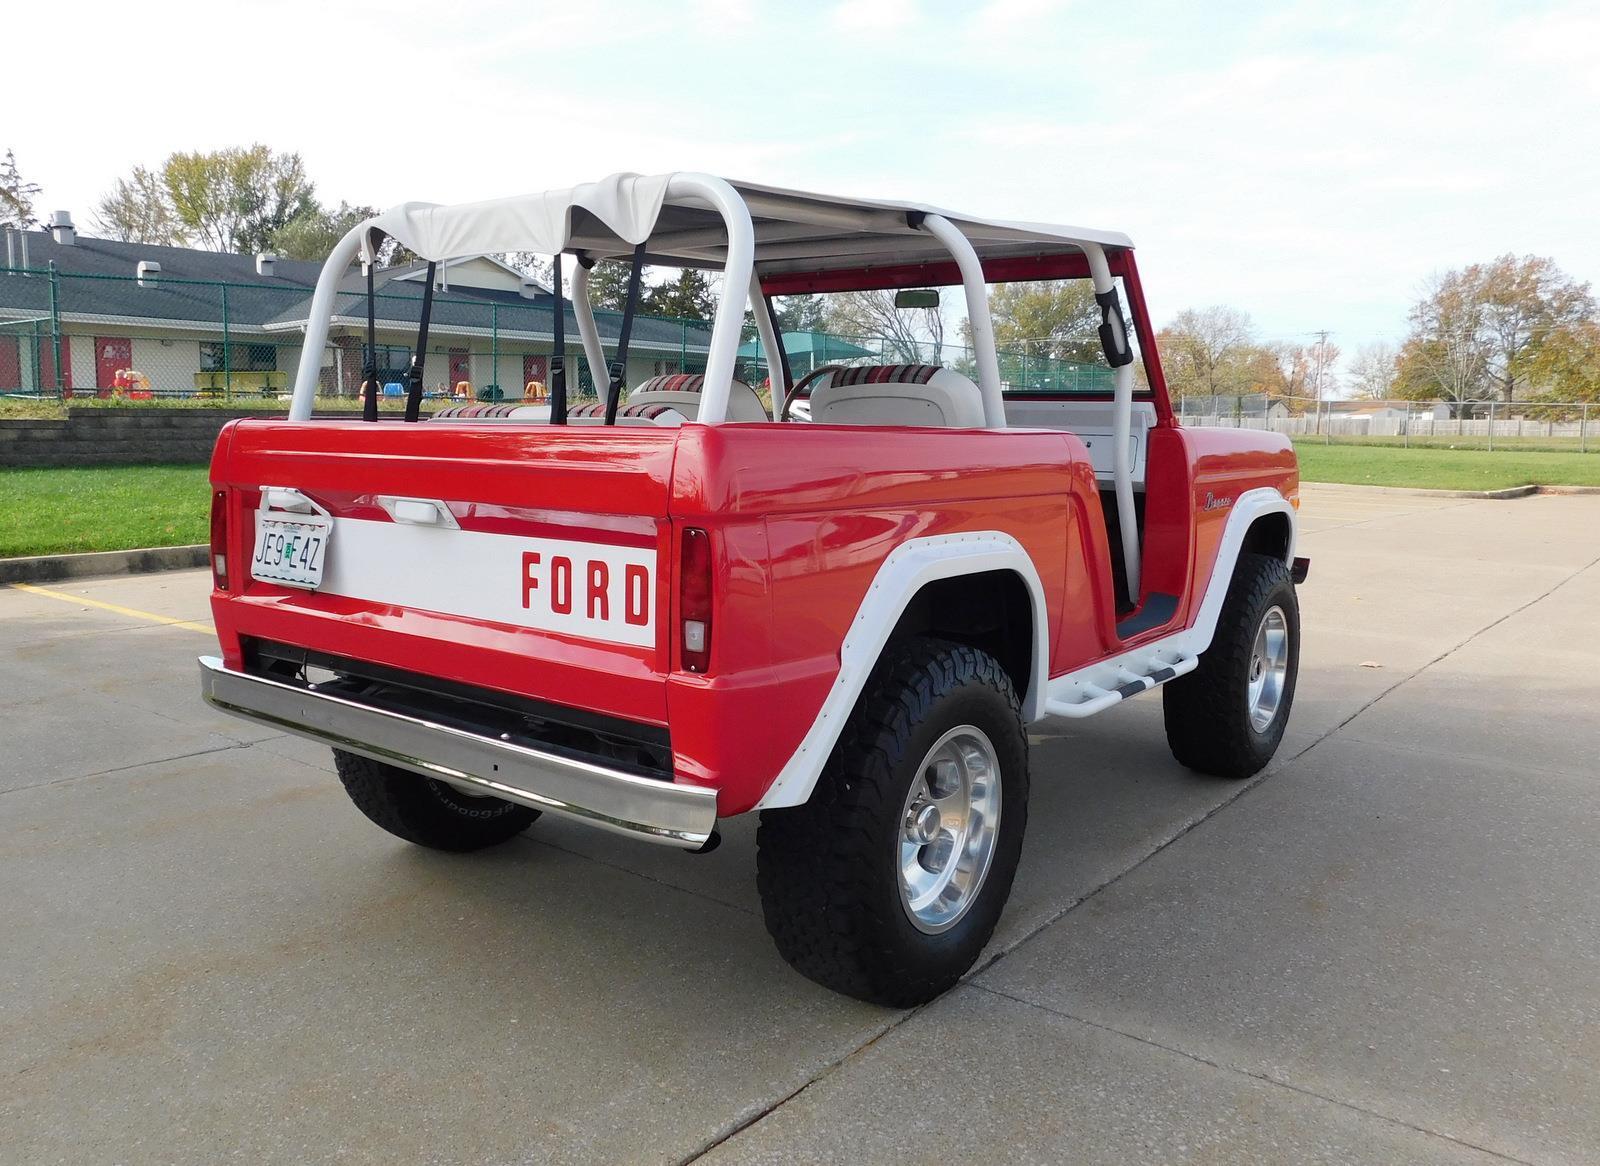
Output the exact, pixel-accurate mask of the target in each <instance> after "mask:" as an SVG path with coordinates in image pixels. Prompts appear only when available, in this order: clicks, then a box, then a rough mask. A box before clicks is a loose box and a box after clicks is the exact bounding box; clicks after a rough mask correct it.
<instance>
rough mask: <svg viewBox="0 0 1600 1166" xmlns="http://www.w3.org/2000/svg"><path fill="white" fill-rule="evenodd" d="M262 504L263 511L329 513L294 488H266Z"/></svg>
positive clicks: (264, 488)
mask: <svg viewBox="0 0 1600 1166" xmlns="http://www.w3.org/2000/svg"><path fill="white" fill-rule="evenodd" d="M261 502H262V509H263V510H287V511H288V512H289V513H290V514H317V513H323V514H326V513H327V511H325V510H323V509H322V507H320V506H318V505H317V504H316V503H315V502H313V501H312V500H311V499H309V498H307V497H306V496H305V495H304V494H302V493H301V492H300V491H299V490H296V489H295V488H294V487H293V486H264V487H262V490H261Z"/></svg>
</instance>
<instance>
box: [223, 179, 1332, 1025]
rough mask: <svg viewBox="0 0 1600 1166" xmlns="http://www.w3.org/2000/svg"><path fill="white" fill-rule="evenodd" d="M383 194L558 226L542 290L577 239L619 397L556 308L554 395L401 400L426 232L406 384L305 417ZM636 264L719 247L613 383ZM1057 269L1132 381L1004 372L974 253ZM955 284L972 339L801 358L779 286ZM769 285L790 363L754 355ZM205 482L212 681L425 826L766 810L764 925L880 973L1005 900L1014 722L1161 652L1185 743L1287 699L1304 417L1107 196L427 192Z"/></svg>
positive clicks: (1024, 796)
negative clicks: (1202, 327) (574, 377)
mask: <svg viewBox="0 0 1600 1166" xmlns="http://www.w3.org/2000/svg"><path fill="white" fill-rule="evenodd" d="M386 236H387V237H388V238H391V239H393V240H396V241H397V242H398V243H399V244H401V245H403V246H404V247H406V248H409V249H410V250H411V251H412V252H414V253H415V254H416V255H418V256H420V257H421V258H422V259H423V260H426V261H427V262H429V263H430V264H435V263H443V262H446V261H448V260H451V259H453V258H458V257H462V256H469V255H476V254H482V253H488V252H500V251H509V250H519V251H534V252H542V253H546V254H549V255H551V256H553V257H554V271H555V287H556V294H557V297H558V299H557V302H558V303H559V302H560V301H559V297H560V296H561V294H562V289H563V276H562V267H563V261H564V260H565V261H566V263H567V264H568V265H571V266H573V267H574V270H573V271H572V273H571V283H570V291H571V298H572V315H573V319H572V324H573V326H574V327H575V329H576V331H577V332H578V339H579V342H580V346H581V351H582V354H583V358H584V359H585V360H586V361H587V363H588V366H589V368H590V370H591V371H592V373H593V375H594V380H595V383H596V384H597V385H600V386H602V387H603V388H602V391H603V399H602V400H600V401H598V402H591V403H587V404H574V405H571V406H569V403H568V399H567V386H566V358H565V353H566V328H567V324H566V321H565V316H564V313H563V312H560V311H557V312H554V313H553V319H552V321H551V342H552V343H551V348H552V351H553V356H552V360H551V368H550V377H549V379H550V400H549V403H548V404H547V405H527V406H512V405H496V406H469V407H462V408H456V409H446V410H444V411H443V412H442V413H440V414H439V415H437V416H434V417H432V418H428V419H422V420H421V421H420V423H417V422H419V418H420V409H419V397H420V387H421V383H422V377H421V368H420V366H421V363H422V359H423V356H424V354H425V353H426V351H427V341H426V335H427V321H428V313H429V310H430V306H431V294H432V288H433V278H432V274H433V273H432V272H431V271H430V272H429V278H428V280H427V284H426V287H427V289H428V290H427V291H426V292H425V293H424V296H423V303H422V307H421V323H420V335H419V338H418V343H417V345H416V351H417V356H416V357H415V358H414V364H413V372H412V376H411V379H410V393H409V397H408V400H407V402H406V409H405V412H404V414H403V418H404V419H403V420H400V419H396V418H395V417H394V415H389V417H388V418H386V419H384V420H381V421H380V419H379V414H378V413H377V411H376V394H375V393H370V392H369V394H368V397H367V400H368V406H367V409H368V411H367V413H366V415H365V416H364V417H362V418H361V419H354V418H350V419H343V418H338V419H336V418H324V419H318V420H313V419H312V417H311V413H312V406H313V404H314V399H315V396H316V393H317V388H318V382H319V376H320V374H321V372H322V363H323V353H324V351H325V349H326V347H327V345H328V333H329V325H330V316H331V315H332V314H333V311H334V308H335V300H336V297H337V296H338V295H339V293H340V289H341V285H342V282H343V281H344V280H345V279H346V278H347V275H348V272H349V269H350V268H351V266H352V264H353V263H354V262H355V261H356V259H357V258H358V257H359V258H360V259H361V260H362V262H363V263H364V265H365V268H366V271H367V273H368V289H369V296H368V304H369V314H368V332H367V350H368V354H369V355H368V361H369V364H370V363H373V358H372V356H371V353H372V351H373V349H374V347H375V338H374V334H373V331H372V324H371V314H370V303H371V299H370V288H371V271H372V268H373V266H374V262H375V247H376V246H377V244H378V243H379V241H380V240H382V239H383V238H384V237H386ZM609 257H625V258H626V257H631V259H632V262H633V264H634V273H635V275H634V279H633V287H632V292H633V294H632V295H631V296H630V299H629V309H630V310H629V311H628V312H627V313H625V314H624V319H623V323H622V326H621V330H620V335H619V338H618V341H617V345H616V349H620V350H621V351H617V350H616V349H614V350H613V353H612V358H611V359H610V360H609V361H608V360H607V353H606V352H605V350H604V348H603V346H602V343H601V339H600V334H599V331H598V329H597V327H596V324H595V317H594V314H593V312H592V311H591V310H590V307H589V300H588V294H587V284H588V269H589V267H590V266H592V264H593V263H594V262H595V261H596V260H599V259H604V258H609ZM573 260H576V263H575V264H573ZM644 263H649V264H659V265H666V266H675V267H700V268H711V269H715V270H718V271H720V272H721V280H722V282H721V289H722V290H721V298H720V304H719V306H718V309H717V312H716V318H715V321H714V325H713V328H712V332H711V338H710V341H709V350H708V353H707V360H706V367H705V372H704V374H703V375H693V376H690V375H674V376H664V377H655V378H653V379H649V380H646V381H644V383H641V384H638V385H636V386H634V387H633V389H632V391H631V392H625V389H626V385H625V384H624V382H625V380H626V376H627V367H628V366H627V359H626V347H627V334H628V331H629V327H630V324H631V317H632V311H631V309H632V306H633V304H634V302H635V301H636V300H637V298H638V287H639V278H638V274H637V273H638V271H639V268H640V265H641V264H644ZM1041 279H1052V280H1054V279H1086V280H1089V281H1091V283H1092V285H1093V291H1094V296H1095V299H1096V300H1097V302H1098V304H1099V311H1100V318H1101V323H1100V325H1099V333H1100V337H1099V338H1100V345H1101V347H1102V349H1103V354H1104V359H1105V361H1106V363H1107V365H1109V371H1106V372H1104V373H1103V374H1102V375H1103V377H1104V381H1103V384H1102V388H1103V389H1104V390H1108V391H1101V392H1098V393H1089V394H1083V393H1061V392H1055V393H1051V392H1039V391H1027V392H1018V391H1015V390H1013V389H1011V388H1008V386H1007V385H1006V384H1005V383H1003V382H1002V379H1001V375H1000V366H999V362H998V360H997V357H996V352H995V344H994V335H993V329H992V326H991V322H990V318H989V306H988V287H989V286H990V285H994V284H1003V283H1007V282H1014V281H1024V280H1041ZM940 287H952V288H960V289H961V290H962V294H963V295H964V299H965V311H966V316H967V319H968V320H969V321H970V331H971V337H972V342H973V345H972V348H973V356H972V359H971V360H970V361H968V362H966V363H965V364H964V365H963V371H958V370H957V369H956V368H952V367H941V366H939V365H937V364H899V365H883V364H879V365H860V364H856V365H848V366H841V365H827V366H824V367H821V368H816V369H813V370H811V371H810V372H809V373H807V374H806V375H804V376H803V377H797V376H795V375H794V373H793V371H792V370H791V368H790V364H789V359H788V357H787V355H786V353H785V350H784V347H783V345H782V344H781V342H780V339H779V335H778V332H779V329H778V327H777V317H776V313H775V310H774V305H773V299H774V297H782V296H789V295H797V294H802V293H804V294H811V293H835V292H855V291H865V290H880V291H882V290H888V289H895V290H896V292H897V294H899V295H902V296H906V297H908V300H907V302H911V301H914V300H915V295H916V293H917V291H918V290H919V289H920V290H921V292H922V294H923V295H924V296H926V295H927V294H929V293H928V290H927V289H936V288H940ZM920 302H922V303H927V302H929V301H928V300H926V299H924V300H922V301H920ZM1124 305H1126V309H1127V311H1126V314H1125V313H1124ZM747 307H748V308H749V309H750V310H751V312H752V314H753V315H754V320H755V325H756V331H757V334H758V336H759V342H760V346H761V349H762V351H763V352H764V354H765V361H766V365H767V368H768V369H770V370H771V379H772V384H773V386H774V392H773V394H772V401H771V404H770V406H769V405H768V404H767V403H766V402H765V401H763V399H762V397H761V396H760V395H758V393H756V392H755V391H754V390H753V389H752V388H751V387H750V386H749V385H748V384H746V383H744V382H742V381H740V380H738V379H736V378H735V371H736V362H737V359H738V347H739V343H740V332H741V327H742V326H743V324H744V318H745V312H746V309H747ZM355 327H356V328H357V329H359V321H358V322H356V324H355ZM1136 359H1139V360H1142V362H1143V367H1144V372H1145V376H1144V378H1143V380H1142V383H1136V380H1135V375H1134V367H1133V362H1134V361H1135V360H1136ZM968 374H970V375H968ZM367 377H368V379H369V381H376V379H377V373H376V370H375V368H369V369H368V370H367ZM369 387H370V386H369ZM802 403H803V406H804V407H803V408H802V409H796V405H798V404H802ZM408 422H410V423H408ZM211 483H212V488H213V491H214V494H213V510H212V526H211V532H212V533H211V544H212V546H211V549H212V562H213V570H214V587H215V589H214V591H213V593H212V608H213V611H214V613H215V617H216V625H217V630H218V635H219V638H220V640H221V650H222V655H221V658H220V659H219V658H215V657H206V658H203V659H202V660H201V661H200V672H201V684H202V691H203V693H204V696H205V699H206V700H208V701H209V702H211V704H213V705H214V706H216V707H217V708H220V709H223V710H226V711H228V712H230V713H235V714H238V715H240V716H243V717H248V718H250V719H252V720H255V721H259V722H262V723H264V724H269V725H273V726H276V727H279V728H281V729H284V730H287V731H289V732H293V733H298V734H301V735H303V736H306V737H309V738H311V739H313V740H316V741H321V742H324V743H326V744H328V745H331V746H332V747H333V750H334V755H335V757H336V759H337V763H338V771H339V774H340V777H341V779H342V781H343V783H344V785H345V788H346V789H347V790H348V791H349V794H350V797H351V798H352V799H353V800H354V802H355V804H356V805H357V807H359V808H360V809H361V811H362V812H363V813H365V814H366V815H367V816H368V817H370V818H371V819H372V820H373V821H375V822H376V823H378V824H379V825H380V826H382V827H384V828H385V829H386V830H389V831H390V832H391V833H394V834H396V835H398V836H400V837H401V838H405V839H408V840H410V841H412V842H415V843H419V844H421V845H424V846H432V847H439V848H442V849H446V850H457V851H466V850H475V849H478V848H480V847H486V846H491V845H494V844H496V843H499V842H503V841H505V840H507V839H509V838H511V837H512V836H514V835H516V834H517V833H519V832H520V831H522V830H524V829H526V828H527V827H528V826H529V824H530V823H532V822H533V821H534V819H536V818H537V817H538V816H539V815H540V814H541V813H552V814H562V815H568V816H571V817H573V818H576V819H578V820H580V821H584V822H588V823H590V824H593V825H595V826H598V827H602V828H605V829H608V830H614V831H618V832H620V833H623V834H626V835H630V836H632V837H634V838H638V839H643V840H646V841H650V842H656V843H662V844H665V845H669V846H676V847H681V848H685V849H688V850H702V851H703V850H706V849H708V848H709V847H711V846H712V845H714V844H715V842H716V840H717V823H718V821H719V820H720V819H723V818H727V817H731V816H733V815H736V814H744V813H748V812H751V811H757V812H759V813H760V815H761V821H760V829H759V831H758V834H757V872H758V884H759V888H760V894H761V900H762V904H763V908H764V910H765V914H766V922H767V927H768V930H769V931H770V932H771V934H772V936H773V938H774V940H776V942H777V945H778V948H779V950H780V951H781V952H782V953H783V955H784V957H785V958H786V959H788V960H789V962H790V963H792V964H793V965H794V966H795V967H796V968H797V969H799V970H800V971H801V972H803V973H804V974H805V975H807V976H810V977H812V978H813V979H815V980H818V981H820V982H821V983H823V984H826V985H828V986H829V987H832V988H835V989H837V990H839V991H841V992H846V993H849V994H851V995H854V996H858V997H861V998H863V999H867V1000H873V1001H878V1002H881V1003H884V1004H889V1005H898V1006H904V1005H911V1004H915V1003H918V1002H921V1001H925V1000H927V999H929V998H931V997H932V996H934V995H936V994H937V993H939V992H941V991H943V990H944V989H946V988H948V987H950V986H951V985H952V984H953V983H954V982H955V981H956V980H957V979H958V977H960V976H961V975H962V974H963V973H964V972H965V971H966V970H967V969H968V968H969V967H970V966H971V965H972V963H973V961H974V960H975V959H976V958H977V956H978V954H979V952H980V950H981V949H982V948H983V946H984V944H985V942H986V941H987V940H988V938H989V936H990V935H991V933H992V932H993V930H994V927H995V924H996V921H997V920H998V918H999V916H1000V912H1001V910H1002V908H1003V907H1004V905H1005V902H1006V898H1007V895H1008V894H1009V892H1010V887H1011V881H1012V877H1013V875H1014V873H1015V871H1016V867H1017V861H1018V856H1019V854H1020V852H1021V848H1022V836H1023V828H1024V825H1025V823H1026V820H1027V812H1028V785H1029V770H1028V736H1027V726H1028V725H1029V724H1031V723H1033V722H1035V721H1039V720H1042V719H1044V718H1049V717H1086V716H1090V715H1092V714H1094V713H1097V712H1100V711H1101V710H1103V709H1106V708H1109V707H1110V706H1112V705H1114V704H1116V703H1117V702H1119V701H1122V700H1126V699H1128V698H1130V697H1135V696H1138V695H1140V694H1141V693H1145V692H1148V691H1149V690H1151V689H1154V688H1157V687H1159V688H1161V689H1162V690H1163V692H1162V696H1163V700H1164V702H1165V713H1166V732H1167V739H1168V741H1169V742H1170V744H1171V748H1172V751H1173V753H1174V755H1175V756H1176V757H1177V759H1178V760H1179V761H1180V762H1181V763H1183V764H1184V765H1185V766H1188V767H1189V768H1191V769H1194V770H1196V771H1199V772H1201V773H1206V774H1212V775H1216V776H1218V777H1224V778H1242V777H1245V776H1247V775H1249V774H1253V773H1255V772H1257V771H1258V770H1260V769H1261V768H1262V767H1263V766H1264V765H1266V764H1267V762H1268V761H1269V760H1270V759H1271V757H1272V755H1273V752H1274V750H1276V748H1277V746H1278V743H1279V741H1280V739H1281V738H1282V736H1283V732H1284V724H1285V721H1286V720H1287V718H1288V716H1289V709H1290V705H1291V703H1292V701H1293V698H1294V689H1295V675H1296V667H1297V663H1298V655H1299V633H1300V628H1299V615H1298V608H1297V606H1296V599H1295V583H1296V582H1299V581H1300V580H1302V579H1303V578H1304V575H1305V571H1306V566H1307V565H1306V562H1305V560H1303V559H1296V558H1295V556H1294V543H1295V512H1296V507H1297V505H1298V502H1299V493H1298V473H1297V469H1296V463H1295V457H1294V453H1293V451H1292V449H1291V447H1290V445H1289V442H1288V441H1287V440H1286V439H1285V438H1283V437H1281V436H1277V435H1273V434H1267V433H1253V432H1240V431H1236V430H1230V429H1199V430H1195V429H1186V428H1182V427H1180V426H1179V425H1178V423H1177V422H1176V420H1175V419H1174V417H1173V414H1172V408H1171V405H1170V402H1169V400H1168V395H1167V390H1166V385H1165V382H1164V381H1163V378H1162V373H1161V363H1160V360H1159V358H1158V355H1157V352H1156V347H1155V342H1154V336H1153V334H1152V330H1151V325H1150V319H1149V316H1148V313H1147V312H1146V309H1145V304H1144V299H1143V295H1142V292H1141V290H1140V285H1139V274H1138V268H1137V267H1136V266H1135V263H1134V256H1133V249H1132V246H1131V244H1130V242H1129V240H1128V239H1127V238H1125V237H1124V236H1122V235H1120V234H1115V233H1112V232H1106V231H1088V230H1081V229H1078V228H1074V227H1054V226H1041V225H1036V224H1030V223H1014V222H1004V221H996V220H991V219H982V218H974V217H970V216H963V215H957V214H953V213H949V212H945V211H939V210H936V209H934V208H932V207H927V206H921V205H915V204H908V203H890V202H875V201H867V200H860V199H841V198H832V197H826V196H822V195H815V194H805V193H801V192H797V191H789V190H781V189H777V188H774V187H767V186H757V185H753V184H749V183H740V182H729V181H725V180H723V179H720V178H714V177H710V176H708V175H704V174H688V173H679V174H670V175H661V176H656V177H639V176H634V175H617V176H613V177H611V178H609V179H607V180H605V181H602V182H598V183H593V184H589V185H585V186H578V187H574V188H573V189H570V190H560V191H550V192H547V193H543V194H537V195H530V196H525V197H520V198H509V199H503V200H499V201H492V202H482V203H474V204H467V205H462V206H450V207H446V206H433V205H426V204H418V203H408V204H405V205H402V206H399V207H396V208H395V209H393V210H390V211H387V212H385V213H383V214H381V215H379V216H377V217H376V218H374V219H372V220H370V221H369V222H367V223H365V224H363V225H362V226H361V227H358V228H357V229H356V230H354V231H352V232H351V233H350V234H349V235H348V236H346V237H345V238H344V239H343V240H342V241H341V242H340V243H339V245H338V246H337V247H336V248H335V249H334V251H333V253H332V255H331V256H330V257H329V259H328V262H327V266H326V268H325V269H324V271H323V273H322V277H321V280H320V282H319V283H318V285H317V289H316V292H315V296H314V299H313V309H312V314H311V319H310V322H309V324H308V327H307V334H306V341H305V347H304V350H303V355H302V357H301V360H300V365H299V370H298V375H297V379H296V382H295V388H294V399H293V405H292V408H291V411H290V414H289V419H288V420H287V421H264V420H263V421H258V420H247V421H237V422H234V423H233V424H231V425H229V426H228V427H227V428H226V429H224V430H223V431H222V434H221V436H220V437H219V439H218V442H217V447H216V452H215V456H214V458H213V461H212V467H211Z"/></svg>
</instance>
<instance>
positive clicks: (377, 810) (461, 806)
mask: <svg viewBox="0 0 1600 1166" xmlns="http://www.w3.org/2000/svg"><path fill="white" fill-rule="evenodd" d="M333 761H334V765H335V767H336V768H337V769H338V770H339V780H340V781H341V782H343V783H344V788H345V792H346V793H348V794H349V795H350V800H351V801H352V802H354V803H355V804H356V809H358V810H360V811H361V812H362V813H363V814H365V815H366V816H367V817H369V818H371V819H372V820H373V821H374V822H376V823H377V824H378V825H380V826H382V827H383V828H384V829H385V830H387V831H389V833H391V834H393V835H395V836H396V837H398V838H404V839H405V840H406V841H407V842H415V843H416V844H417V845H418V846H429V847H432V848H433V849H435V850H456V851H464V850H482V849H483V848H484V847H486V846H496V845H498V844H499V843H501V842H505V841H507V840H508V839H510V838H514V837H516V836H517V835H518V834H520V833H522V832H523V831H524V830H526V829H527V828H528V827H529V826H530V825H532V824H533V820H534V819H535V818H537V817H538V816H539V811H538V810H533V809H529V808H528V807H527V806H519V805H517V804H515V803H514V802H507V801H502V800H501V799H499V798H483V797H475V796H474V795H472V794H469V793H463V792H462V791H461V790H458V789H457V788H456V787H455V786H453V785H450V784H448V783H447V782H442V781H437V780H435V779H434V778H431V777H423V776H422V775H421V774H419V773H412V772H411V771H410V770H408V769H401V768H399V767H398V766H395V765H386V764H384V763H383V762H381V761H373V760H372V759H371V758H368V757H361V756H358V755H356V754H354V753H345V752H342V751H341V750H338V749H335V750H334V751H333Z"/></svg>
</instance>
